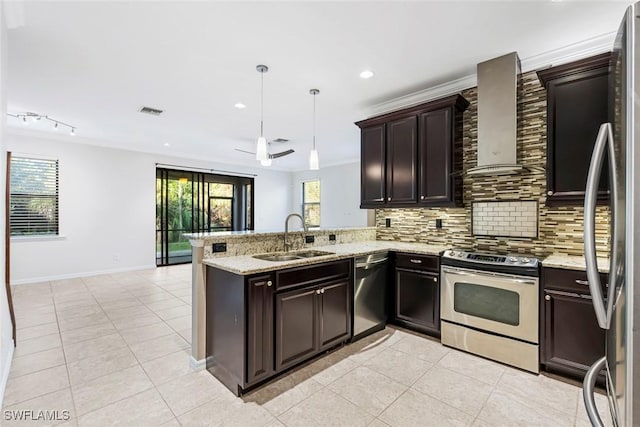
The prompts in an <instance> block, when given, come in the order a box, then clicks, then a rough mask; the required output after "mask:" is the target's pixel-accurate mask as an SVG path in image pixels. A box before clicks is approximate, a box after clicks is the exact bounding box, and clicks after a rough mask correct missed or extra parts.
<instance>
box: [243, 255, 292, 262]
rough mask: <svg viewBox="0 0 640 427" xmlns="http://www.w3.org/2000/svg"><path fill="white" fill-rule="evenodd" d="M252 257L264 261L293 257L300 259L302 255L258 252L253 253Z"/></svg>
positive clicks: (285, 259)
mask: <svg viewBox="0 0 640 427" xmlns="http://www.w3.org/2000/svg"><path fill="white" fill-rule="evenodd" d="M253 257H254V258H257V259H262V260H265V261H293V260H294V259H302V257H299V256H296V255H293V254H260V255H254V256H253Z"/></svg>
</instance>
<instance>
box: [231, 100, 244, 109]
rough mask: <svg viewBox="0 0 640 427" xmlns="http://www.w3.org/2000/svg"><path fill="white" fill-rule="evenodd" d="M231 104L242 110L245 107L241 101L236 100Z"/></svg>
mask: <svg viewBox="0 0 640 427" xmlns="http://www.w3.org/2000/svg"><path fill="white" fill-rule="evenodd" d="M233 106H234V107H236V108H237V109H239V110H242V109H243V108H247V106H246V105H244V104H243V103H242V102H236V103H235V104H233Z"/></svg>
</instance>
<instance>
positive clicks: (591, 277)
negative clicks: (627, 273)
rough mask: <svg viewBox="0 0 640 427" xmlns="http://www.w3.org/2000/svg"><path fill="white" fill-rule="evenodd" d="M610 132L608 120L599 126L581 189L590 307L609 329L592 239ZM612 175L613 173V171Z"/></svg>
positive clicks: (600, 323) (608, 317) (593, 238)
mask: <svg viewBox="0 0 640 427" xmlns="http://www.w3.org/2000/svg"><path fill="white" fill-rule="evenodd" d="M612 135H613V133H612V130H611V123H603V124H602V125H600V130H599V131H598V137H597V139H596V143H595V146H594V147H593V154H592V155H591V164H590V165H589V173H588V175H587V186H586V188H585V194H584V239H583V240H584V257H585V262H586V266H587V279H588V283H589V290H590V291H591V296H592V297H593V309H594V310H595V312H596V318H597V319H598V324H599V325H600V327H601V328H602V329H609V324H610V323H611V314H610V313H609V314H607V309H606V308H605V305H604V297H603V295H602V287H601V284H600V274H599V272H598V263H597V259H596V242H595V239H596V237H595V217H596V198H597V195H598V182H599V181H600V171H601V170H602V160H603V159H604V150H605V148H606V147H607V145H609V147H610V150H609V160H610V161H613V160H614V158H613V156H614V155H615V153H613V144H607V141H610V140H611V142H612V140H613V136H612ZM613 175H615V171H614V173H613ZM611 184H612V188H614V185H613V184H614V183H611ZM612 197H613V195H612ZM614 239H615V234H614ZM612 271H613V269H612ZM609 303H610V304H612V303H613V301H611V300H609Z"/></svg>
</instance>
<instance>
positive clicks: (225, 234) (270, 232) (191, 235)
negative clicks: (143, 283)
mask: <svg viewBox="0 0 640 427" xmlns="http://www.w3.org/2000/svg"><path fill="white" fill-rule="evenodd" d="M375 229H376V227H312V228H309V231H308V233H313V232H323V233H328V232H331V231H352V230H375ZM289 233H290V234H294V233H306V232H305V231H304V230H303V229H302V228H300V229H295V230H290V231H289ZM277 234H284V230H257V231H256V230H242V231H212V232H204V233H184V234H183V236H184V237H186V238H187V239H189V240H203V239H210V238H217V237H224V238H226V239H228V238H234V237H238V238H242V237H246V236H269V235H277Z"/></svg>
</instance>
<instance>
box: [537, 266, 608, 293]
mask: <svg viewBox="0 0 640 427" xmlns="http://www.w3.org/2000/svg"><path fill="white" fill-rule="evenodd" d="M608 281H609V275H608V274H600V283H602V289H603V290H604V289H606V286H607V282H608ZM542 286H543V287H544V289H558V290H562V291H567V292H576V293H579V294H590V293H591V292H590V291H589V285H588V281H587V273H586V272H585V271H580V270H566V269H563V268H549V267H545V268H543V269H542Z"/></svg>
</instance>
